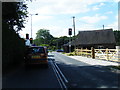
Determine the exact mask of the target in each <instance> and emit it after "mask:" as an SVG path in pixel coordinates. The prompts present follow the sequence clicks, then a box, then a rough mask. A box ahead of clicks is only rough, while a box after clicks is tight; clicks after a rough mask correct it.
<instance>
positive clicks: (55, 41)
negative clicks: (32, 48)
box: [33, 29, 69, 51]
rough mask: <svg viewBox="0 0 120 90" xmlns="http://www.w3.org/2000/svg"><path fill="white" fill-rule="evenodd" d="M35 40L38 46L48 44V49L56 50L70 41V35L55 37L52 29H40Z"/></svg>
mask: <svg viewBox="0 0 120 90" xmlns="http://www.w3.org/2000/svg"><path fill="white" fill-rule="evenodd" d="M33 42H34V44H35V45H37V46H47V47H48V49H50V50H52V51H55V50H56V49H62V48H63V45H64V44H66V43H68V42H69V37H67V36H61V37H53V36H52V35H51V34H50V30H47V29H40V30H38V31H37V33H36V38H35V39H34V41H33Z"/></svg>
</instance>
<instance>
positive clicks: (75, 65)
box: [2, 52, 119, 88]
mask: <svg viewBox="0 0 120 90" xmlns="http://www.w3.org/2000/svg"><path fill="white" fill-rule="evenodd" d="M53 64H56V65H57V66H58V67H59V70H60V71H59V72H61V73H62V74H63V75H59V73H58V71H57V70H54V67H53ZM118 75H119V74H118V73H114V72H111V71H110V70H109V69H107V68H106V67H103V66H92V65H89V64H86V63H83V62H80V61H77V60H74V59H72V58H69V57H66V56H65V55H62V54H61V53H57V52H53V53H49V68H44V67H31V68H26V67H25V66H24V65H23V66H21V67H20V68H18V69H16V70H15V71H14V72H11V73H9V74H7V75H4V76H3V78H2V81H3V82H2V88H61V86H62V83H61V82H63V86H66V87H67V88H118V86H119V79H118ZM60 76H61V77H60ZM63 76H64V78H63ZM60 78H62V80H60ZM65 79H66V80H67V81H68V82H67V81H65ZM64 84H65V85H64Z"/></svg>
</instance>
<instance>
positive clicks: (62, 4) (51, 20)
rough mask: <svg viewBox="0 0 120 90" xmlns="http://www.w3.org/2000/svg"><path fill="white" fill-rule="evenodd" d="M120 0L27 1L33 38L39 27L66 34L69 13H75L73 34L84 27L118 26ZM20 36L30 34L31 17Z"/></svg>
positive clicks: (70, 21) (85, 28) (116, 27)
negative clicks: (74, 30)
mask: <svg viewBox="0 0 120 90" xmlns="http://www.w3.org/2000/svg"><path fill="white" fill-rule="evenodd" d="M118 1H119V0H33V1H32V2H30V1H28V2H26V3H27V6H28V12H29V14H36V13H38V15H33V16H32V30H33V32H32V33H33V35H32V36H33V38H34V39H35V37H36V33H37V31H38V30H39V29H43V28H44V29H48V30H50V34H52V35H53V36H54V37H60V36H68V28H73V22H72V17H73V16H75V25H76V34H78V31H83V30H98V29H102V28H103V27H102V26H103V25H104V26H105V29H109V28H113V30H117V29H118ZM24 25H25V28H24V29H23V31H21V32H20V34H21V36H22V37H24V38H25V34H26V33H29V34H30V36H31V17H30V16H29V18H28V19H27V22H26V24H24Z"/></svg>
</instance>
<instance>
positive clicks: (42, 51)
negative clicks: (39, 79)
mask: <svg viewBox="0 0 120 90" xmlns="http://www.w3.org/2000/svg"><path fill="white" fill-rule="evenodd" d="M25 64H26V65H38V64H39V65H46V66H48V52H47V48H46V47H43V46H31V47H28V48H27V51H26V55H25Z"/></svg>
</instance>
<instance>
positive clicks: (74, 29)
mask: <svg viewBox="0 0 120 90" xmlns="http://www.w3.org/2000/svg"><path fill="white" fill-rule="evenodd" d="M73 30H74V36H75V17H74V16H73Z"/></svg>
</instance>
